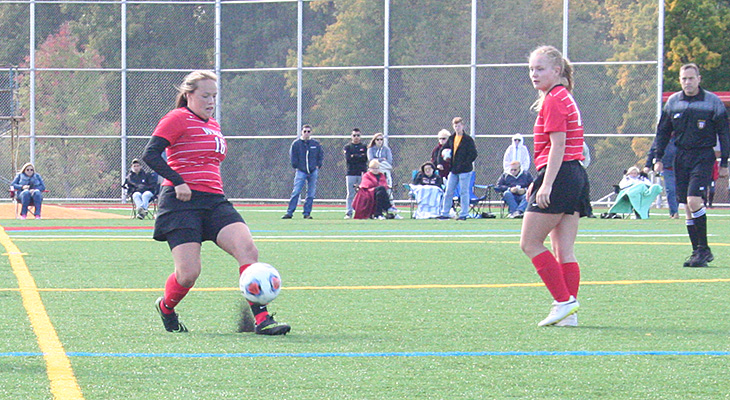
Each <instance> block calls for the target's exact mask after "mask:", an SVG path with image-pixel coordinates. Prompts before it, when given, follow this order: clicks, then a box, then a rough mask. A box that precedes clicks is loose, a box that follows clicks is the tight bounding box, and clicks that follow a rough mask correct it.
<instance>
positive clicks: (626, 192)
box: [601, 166, 662, 219]
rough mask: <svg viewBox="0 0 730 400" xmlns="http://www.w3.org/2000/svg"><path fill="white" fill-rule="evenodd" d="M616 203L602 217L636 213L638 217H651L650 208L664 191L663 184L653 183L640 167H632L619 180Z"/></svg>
mask: <svg viewBox="0 0 730 400" xmlns="http://www.w3.org/2000/svg"><path fill="white" fill-rule="evenodd" d="M618 186H619V189H620V191H619V192H618V195H617V196H616V203H615V204H614V205H613V206H612V207H611V209H609V210H608V213H606V214H605V215H601V218H609V219H610V218H617V214H630V213H631V212H632V211H633V212H635V213H636V217H637V218H638V219H647V218H649V209H650V208H651V205H652V203H653V202H654V199H656V197H657V196H658V195H659V193H661V192H662V187H661V185H657V184H652V183H651V181H650V180H649V178H648V177H647V176H645V175H642V174H641V173H640V172H639V168H637V167H635V166H634V167H631V168H629V169H628V170H627V171H626V175H624V177H623V179H621V182H619V185H618Z"/></svg>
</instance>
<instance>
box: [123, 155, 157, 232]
mask: <svg viewBox="0 0 730 400" xmlns="http://www.w3.org/2000/svg"><path fill="white" fill-rule="evenodd" d="M153 181H154V182H153ZM124 186H125V187H126V188H127V196H129V197H131V198H132V201H133V202H134V209H135V210H137V218H139V219H144V218H145V217H146V216H147V213H148V212H149V210H148V208H149V205H150V200H152V198H153V197H155V192H156V191H157V178H156V177H154V176H152V174H149V173H147V172H145V170H144V169H142V164H140V162H139V160H138V159H136V158H135V159H134V160H132V166H131V168H130V169H129V173H128V174H127V177H126V179H125V180H124Z"/></svg>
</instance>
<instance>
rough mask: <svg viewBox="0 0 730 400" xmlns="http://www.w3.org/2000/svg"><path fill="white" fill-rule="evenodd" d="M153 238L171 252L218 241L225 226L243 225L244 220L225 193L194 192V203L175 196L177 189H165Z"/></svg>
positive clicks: (161, 197) (191, 200)
mask: <svg viewBox="0 0 730 400" xmlns="http://www.w3.org/2000/svg"><path fill="white" fill-rule="evenodd" d="M159 198H160V201H159V204H158V209H157V210H158V213H157V219H156V220H155V231H154V234H153V238H154V239H155V240H158V241H161V242H164V241H167V244H168V245H169V246H170V249H173V248H175V246H177V245H180V244H183V243H191V242H194V243H202V242H204V241H206V240H212V241H214V242H215V240H216V238H217V237H218V233H219V232H220V230H221V229H223V228H224V227H226V226H228V225H230V224H232V223H235V222H243V223H245V221H244V220H243V217H241V214H239V213H238V211H236V209H235V208H234V207H233V204H231V202H229V201H228V199H226V197H225V196H224V195H222V194H217V193H206V192H200V191H197V190H193V196H192V198H191V199H190V201H180V200H178V199H177V198H176V197H175V189H174V188H173V187H171V186H165V187H163V188H162V191H161V192H160V196H159Z"/></svg>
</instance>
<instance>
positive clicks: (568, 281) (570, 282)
mask: <svg viewBox="0 0 730 400" xmlns="http://www.w3.org/2000/svg"><path fill="white" fill-rule="evenodd" d="M560 266H561V267H563V278H564V279H565V286H566V287H567V288H568V292H569V293H570V295H571V296H573V297H575V298H576V299H577V298H578V288H579V287H580V267H579V266H578V263H577V262H569V263H565V264H561V265H560Z"/></svg>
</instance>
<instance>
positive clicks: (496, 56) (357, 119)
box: [0, 0, 721, 202]
mask: <svg viewBox="0 0 730 400" xmlns="http://www.w3.org/2000/svg"><path fill="white" fill-rule="evenodd" d="M309 3H310V2H309V1H306V2H297V1H287V0H282V1H265V2H264V1H262V2H257V1H249V2H237V1H222V0H218V1H214V0H209V1H190V2H181V1H176V2H170V1H154V0H153V1H144V2H142V1H124V2H122V1H118V2H117V1H106V2H91V1H68V2H53V1H43V2H40V1H32V0H29V1H16V2H10V3H0V19H1V20H0V23H5V25H7V21H8V19H9V18H10V16H12V17H13V18H14V22H15V25H14V26H15V27H16V28H17V29H14V30H13V31H12V32H5V34H4V35H5V36H7V37H10V38H11V39H12V40H8V41H7V42H8V43H15V44H22V43H25V47H26V52H25V53H23V52H20V53H18V54H16V56H15V58H14V59H13V58H12V57H10V59H9V60H8V62H9V63H12V62H13V60H18V59H22V60H23V61H22V62H16V64H20V66H19V68H18V71H19V75H20V77H19V78H18V79H17V81H16V82H17V84H18V85H19V91H18V100H19V102H20V104H21V107H20V109H21V110H20V111H21V112H22V114H23V117H24V118H25V120H24V121H22V122H19V126H18V128H19V130H18V132H19V136H18V137H17V138H16V139H18V142H17V143H18V144H17V145H16V149H15V151H17V153H18V154H19V155H20V156H19V160H18V161H17V162H18V163H20V164H22V163H23V162H25V161H26V160H33V161H34V162H35V164H36V169H37V171H38V172H39V173H40V174H41V175H42V176H43V177H44V180H45V181H46V185H47V187H48V189H49V190H50V193H49V195H48V197H49V198H54V199H63V200H79V201H89V200H110V201H119V200H121V199H122V198H123V197H122V189H121V183H122V182H123V180H124V176H125V175H126V173H127V167H128V166H129V165H130V164H131V160H132V159H133V158H138V157H140V155H141V153H142V151H143V149H144V147H145V145H146V143H147V140H148V139H149V136H150V134H151V133H152V131H153V129H154V127H155V126H156V124H157V122H158V121H159V119H160V118H161V117H162V116H163V115H164V114H165V113H166V112H167V111H169V110H170V109H171V108H172V107H173V100H174V96H175V93H176V90H175V86H176V85H177V84H179V83H180V82H181V80H182V78H183V77H184V76H185V75H186V74H187V72H189V71H190V70H193V69H212V70H216V71H218V72H219V74H220V80H219V85H220V92H219V99H218V101H219V107H218V110H217V112H218V115H219V122H220V123H221V126H222V128H223V133H224V134H225V135H226V136H227V138H228V142H229V143H228V144H229V148H228V156H227V159H226V161H225V162H224V164H223V167H222V172H223V181H224V185H225V189H226V193H227V195H228V196H229V197H230V198H232V199H246V200H251V201H264V200H282V199H287V198H288V197H289V194H290V191H291V184H292V180H293V171H292V169H291V167H290V163H289V156H288V150H289V146H290V144H291V142H292V141H293V140H294V139H295V138H296V134H297V132H298V130H299V129H298V124H299V123H308V124H311V125H312V126H313V137H314V138H316V139H318V140H319V141H320V142H321V143H322V145H323V147H324V149H325V162H324V166H323V168H322V170H321V172H320V176H319V185H318V194H317V197H318V199H322V200H333V201H344V200H343V199H344V198H345V178H344V175H345V170H346V168H345V160H344V157H343V153H342V148H343V147H344V146H345V145H346V144H347V143H348V142H349V133H350V130H351V129H352V128H355V127H357V128H360V129H361V130H362V132H363V134H364V138H363V140H364V141H369V139H370V137H371V136H372V134H374V133H375V132H386V133H387V137H388V145H389V146H390V147H391V149H392V150H393V154H394V172H393V174H394V182H397V183H405V182H407V181H408V180H409V179H410V176H411V171H412V170H414V169H417V168H418V167H419V166H420V165H421V163H423V162H424V161H427V160H428V159H429V157H430V153H431V150H432V149H433V147H434V146H435V145H436V143H437V141H436V133H437V132H438V131H439V130H440V129H444V128H445V129H450V121H451V119H452V118H453V117H456V116H460V117H463V118H464V119H465V121H466V123H467V130H468V131H469V132H471V133H473V134H475V137H476V143H477V149H478V151H479V157H478V159H477V161H476V163H475V171H476V181H477V183H480V184H490V183H495V182H496V181H497V179H498V177H499V175H500V173H501V164H502V156H503V153H504V151H505V149H506V147H507V146H508V145H509V144H510V139H509V138H510V137H511V136H512V135H513V134H514V133H518V132H519V133H522V134H523V135H524V136H525V139H526V140H525V144H526V145H527V146H528V148H530V149H531V145H532V139H531V136H530V134H531V132H532V125H533V123H534V119H535V115H534V114H533V113H532V112H530V111H529V106H530V104H531V103H532V102H533V101H534V100H535V98H536V92H535V90H534V89H533V88H532V86H531V84H530V81H529V79H528V70H527V66H526V59H527V55H528V54H529V51H530V49H531V48H534V47H536V46H537V45H539V44H544V42H543V41H544V40H545V39H546V38H553V43H560V41H561V39H560V35H559V32H560V30H561V29H562V28H561V26H560V24H561V22H560V20H561V15H562V11H561V10H560V8H557V9H556V10H553V11H550V10H548V11H545V12H546V13H547V14H549V15H546V16H545V18H546V19H550V20H551V21H549V24H548V25H547V26H542V25H539V26H525V27H524V30H525V31H526V32H527V31H529V33H530V36H533V37H537V39H534V38H533V39H531V40H529V41H517V42H516V43H512V44H510V43H506V40H505V44H504V45H503V46H500V45H499V44H494V43H492V42H493V41H494V40H493V39H494V38H490V36H489V35H490V34H491V33H493V32H496V29H497V28H505V29H506V28H507V27H505V26H500V24H504V23H503V22H500V21H499V20H498V18H496V16H495V14H494V13H493V12H492V11H491V10H492V8H493V7H492V6H493V4H492V2H491V1H490V0H480V1H478V2H477V3H476V4H477V8H476V10H477V12H476V14H470V7H471V4H472V3H471V1H461V2H460V4H457V6H458V7H451V6H450V7H448V10H449V12H451V13H452V14H453V15H449V16H448V17H449V18H450V17H454V18H464V23H463V24H457V26H458V28H453V27H452V26H450V25H448V24H446V23H445V22H444V21H445V20H444V19H443V18H436V17H437V16H439V14H438V13H442V14H443V13H444V11H443V10H441V11H439V7H441V6H439V4H442V3H439V2H435V0H434V1H431V0H429V1H424V2H422V3H423V4H419V9H420V10H421V11H418V10H413V9H412V7H411V6H409V5H408V4H407V3H404V2H399V1H389V4H388V7H385V5H386V3H384V2H383V1H382V0H381V1H359V0H351V1H349V2H346V3H347V6H342V5H338V6H336V5H335V4H334V3H326V4H325V3H322V2H318V3H317V6H311V7H310V5H309ZM528 3H530V1H529V0H520V1H517V2H515V4H510V5H509V6H504V7H503V8H504V9H500V10H502V11H503V12H507V11H505V10H509V9H511V8H513V7H518V6H525V5H527V4H528ZM646 3H647V4H651V3H656V1H654V0H646ZM356 6H359V7H364V8H365V9H366V10H364V12H363V13H362V19H361V20H357V19H353V20H350V21H348V22H349V23H350V24H352V28H351V32H350V34H351V36H344V37H341V38H339V40H345V41H350V40H351V41H353V42H355V43H354V45H353V46H352V49H354V50H350V51H349V52H348V51H346V50H342V52H343V53H342V54H334V55H332V54H329V53H327V54H325V53H326V51H325V50H322V53H323V54H325V55H328V56H330V57H329V58H326V57H325V58H323V59H320V60H319V61H318V60H317V59H316V57H315V54H316V51H317V49H319V48H320V47H321V46H322V40H323V37H325V36H326V35H327V34H328V32H329V33H330V34H331V31H333V30H335V29H336V28H333V27H336V26H337V24H341V23H342V21H341V20H340V19H338V18H341V17H342V15H343V14H344V13H346V12H349V9H346V8H347V7H356ZM337 7H340V8H337ZM582 7H584V6H582ZM386 9H387V10H389V11H390V15H386V14H385V11H384V10H386ZM299 10H301V15H302V17H301V19H300V20H299V21H301V22H298V11H299ZM655 11H656V10H655ZM429 12H432V13H434V14H432V15H429ZM550 12H552V13H553V14H550ZM418 14H425V17H424V18H423V19H420V20H419V19H418V17H417V15H418ZM32 15H34V16H35V18H32ZM473 15H476V18H477V21H476V22H477V23H476V24H475V26H476V27H477V30H478V35H476V36H475V37H476V41H474V40H471V39H470V37H471V29H470V24H469V21H470V20H471V18H472V16H473ZM551 15H552V16H551ZM429 18H431V19H433V20H434V24H435V26H434V27H432V30H424V31H421V30H423V29H425V28H424V26H423V24H425V21H427V20H428V19H429ZM654 18H655V19H656V15H654ZM384 20H385V21H390V25H388V26H389V28H390V29H389V32H390V35H389V36H388V35H386V34H385V33H384V32H383V30H382V29H375V30H372V31H369V32H360V31H359V30H358V29H361V28H362V29H364V27H366V24H375V25H378V24H380V25H383V24H385V22H384ZM53 21H70V22H67V23H62V24H59V23H58V22H53ZM298 23H301V32H302V33H301V35H302V37H301V43H302V44H301V45H298V31H299V30H300V28H299V27H298ZM417 23H420V24H421V26H413V25H414V24H415V25H418V24H417ZM595 23H596V24H598V22H595ZM586 24H588V25H590V22H586V21H585V20H582V19H581V20H575V21H571V23H570V24H569V26H571V27H572V28H575V29H573V30H571V31H570V35H569V36H568V37H569V41H570V42H571V43H575V44H574V45H573V47H569V48H571V54H572V56H571V58H572V59H573V62H574V64H575V75H576V82H577V84H576V89H575V92H574V95H575V98H576V101H577V102H578V104H579V106H580V108H581V111H582V114H583V120H584V121H585V131H586V134H587V138H586V141H587V143H588V145H589V147H590V148H591V152H592V160H593V161H592V164H591V165H590V166H589V167H588V172H589V175H590V177H591V187H592V198H593V199H594V200H597V199H599V198H601V197H603V196H604V195H606V194H607V193H610V192H611V191H612V190H613V188H612V185H613V184H615V183H617V182H618V181H619V180H620V178H621V176H622V173H623V171H624V170H625V169H626V168H628V167H629V166H631V165H635V164H639V165H641V164H643V161H644V159H645V154H646V151H647V150H648V149H649V146H650V144H651V140H652V137H653V135H652V133H653V131H654V129H655V125H656V113H657V112H656V110H657V102H658V100H657V95H656V92H657V91H656V86H657V80H658V79H659V78H658V76H657V71H658V68H657V65H658V64H657V62H656V60H654V59H651V57H648V58H649V59H648V60H641V59H636V60H631V62H616V61H608V60H609V59H610V58H611V57H612V53H611V51H609V50H610V49H609V47H610V46H609V45H607V44H606V43H605V42H601V41H600V40H598V39H595V38H593V37H592V36H591V35H589V34H588V33H587V32H586V31H585V29H578V28H585V26H586ZM31 27H33V28H34V29H32V30H31ZM274 28H276V29H275V30H274ZM509 28H510V29H512V30H513V31H514V30H515V29H516V28H515V27H514V26H511V27H509ZM419 29H421V30H419ZM647 30H650V31H651V30H653V32H654V34H653V37H654V42H653V43H648V47H649V48H650V49H652V51H653V54H656V33H655V32H656V26H649V27H647ZM31 31H33V32H35V37H34V40H33V41H32V46H31V45H29V44H28V43H31V40H30V32H31ZM573 31H575V32H576V33H575V34H573ZM39 32H40V33H39ZM414 32H415V33H414ZM368 34H369V35H370V36H368ZM406 36H407V37H408V38H409V39H408V40H405V39H403V38H404V37H406ZM649 37H651V35H649ZM418 40H421V41H422V43H427V45H421V46H415V45H413V44H412V42H413V41H418ZM637 40H638V39H637ZM378 42H379V43H378ZM331 43H334V44H337V43H341V42H337V41H336V40H334V39H333V41H332V42H331ZM318 46H320V47H318ZM343 46H344V45H343ZM652 46H653V47H652ZM558 47H559V46H558ZM28 48H33V49H34V50H35V53H34V54H33V56H34V57H31V54H30V51H28ZM385 48H388V49H389V52H388V53H387V54H386V53H384V50H383V49H385ZM485 49H491V50H489V51H487V50H485ZM472 50H473V54H475V55H476V58H473V59H472V58H471V55H470V54H472ZM589 50H591V51H589ZM298 52H301V53H298ZM361 53H362V54H361ZM297 54H302V57H303V63H302V67H301V68H297V62H296V61H297ZM650 54H652V53H650ZM386 55H387V57H386ZM387 60H390V62H387ZM470 60H472V61H470ZM396 61H397V62H396ZM4 62H5V60H2V59H0V63H4ZM480 63H482V64H480ZM6 71H7V70H6ZM3 73H4V72H3ZM300 77H301V80H299V79H300ZM621 82H624V83H625V82H629V84H628V85H625V86H621V85H620V83H621ZM472 87H473V89H472ZM627 87H629V88H628V89H627ZM0 109H2V107H0ZM472 119H473V120H472ZM6 125H7V124H6ZM7 132H9V130H7V129H5V130H4V132H3V135H2V136H1V137H0V166H1V168H2V171H3V174H2V175H3V176H4V177H5V179H6V180H10V179H12V178H13V177H14V175H15V171H14V168H17V167H18V165H11V164H12V161H11V160H13V158H12V151H13V148H12V146H11V139H12V137H11V136H12V135H9V134H8V133H7ZM533 169H534V167H533ZM531 172H533V173H534V172H535V171H534V170H533V171H531ZM396 193H398V190H397V189H396ZM397 196H399V197H398V198H400V199H405V196H406V194H405V193H402V192H401V193H400V194H397ZM720 199H721V198H720ZM720 199H719V200H720ZM720 201H721V200H720ZM716 202H719V201H718V200H716Z"/></svg>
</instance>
